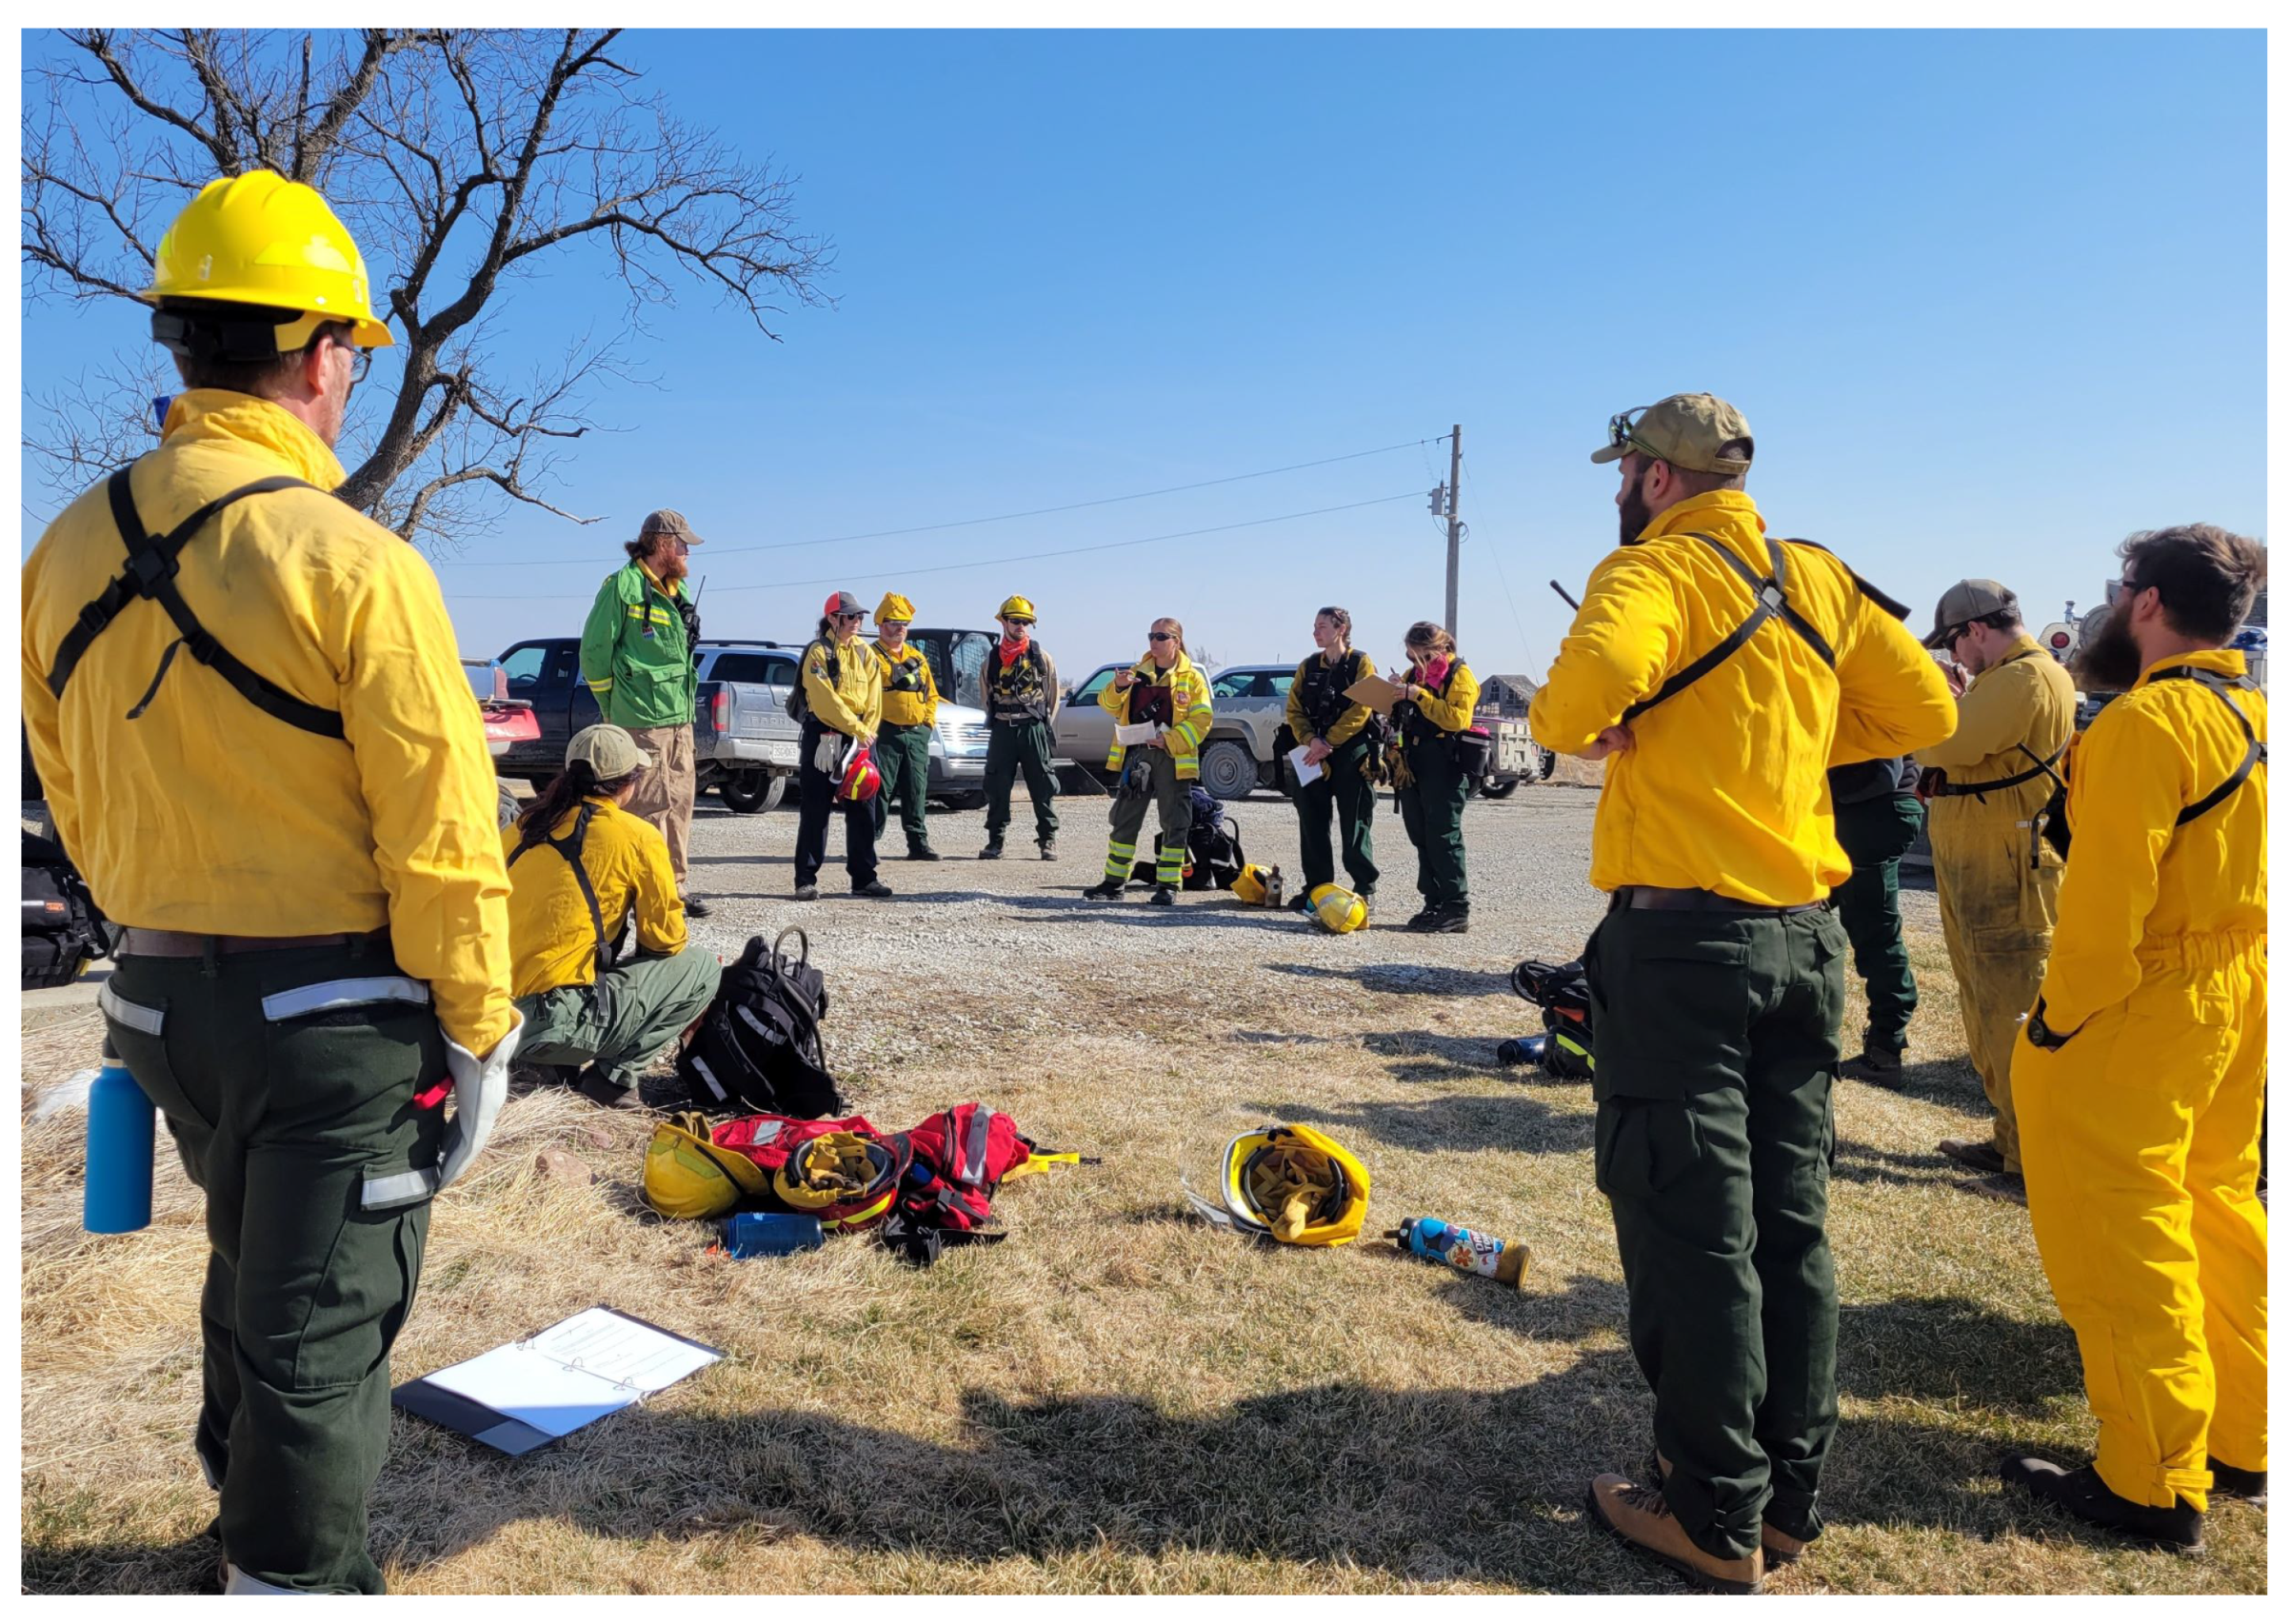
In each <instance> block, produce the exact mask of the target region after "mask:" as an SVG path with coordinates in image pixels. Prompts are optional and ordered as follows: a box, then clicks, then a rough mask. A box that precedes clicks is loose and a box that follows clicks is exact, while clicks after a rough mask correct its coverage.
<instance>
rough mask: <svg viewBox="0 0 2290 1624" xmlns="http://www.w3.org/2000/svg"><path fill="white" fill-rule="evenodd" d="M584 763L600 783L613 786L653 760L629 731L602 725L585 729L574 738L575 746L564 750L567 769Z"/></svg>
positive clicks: (601, 723)
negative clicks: (612, 784)
mask: <svg viewBox="0 0 2290 1624" xmlns="http://www.w3.org/2000/svg"><path fill="white" fill-rule="evenodd" d="M577 762H587V766H588V770H589V771H590V772H592V773H594V774H596V779H597V782H599V783H610V782H612V781H613V780H614V779H616V778H626V777H627V775H628V774H630V773H632V772H634V771H635V770H636V769H637V768H639V767H648V766H650V765H651V764H652V758H651V757H649V756H647V755H646V754H645V753H644V751H643V750H642V749H640V748H638V747H637V743H636V741H635V739H634V738H633V737H631V736H630V735H629V732H628V730H627V728H625V727H615V726H613V725H612V723H609V722H600V723H597V724H596V725H595V726H593V727H584V728H582V729H581V730H580V731H579V732H578V733H575V734H574V735H573V736H572V743H569V744H568V745H566V746H565V764H566V765H567V766H568V767H569V766H572V765H574V764H575V763H577Z"/></svg>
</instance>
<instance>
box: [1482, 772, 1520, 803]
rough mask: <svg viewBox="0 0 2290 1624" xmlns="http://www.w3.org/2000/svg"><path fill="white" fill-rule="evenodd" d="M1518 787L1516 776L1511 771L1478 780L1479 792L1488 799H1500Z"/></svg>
mask: <svg viewBox="0 0 2290 1624" xmlns="http://www.w3.org/2000/svg"><path fill="white" fill-rule="evenodd" d="M1518 787H1519V780H1518V777H1517V776H1516V775H1515V774H1511V773H1499V774H1494V775H1491V776H1489V777H1487V778H1484V779H1481V780H1480V781H1479V792H1480V793H1481V794H1482V795H1484V796H1485V797H1486V798H1487V799H1488V800H1489V801H1501V800H1502V799H1503V797H1504V796H1506V795H1508V794H1510V792H1511V791H1512V790H1514V789H1517V788H1518Z"/></svg>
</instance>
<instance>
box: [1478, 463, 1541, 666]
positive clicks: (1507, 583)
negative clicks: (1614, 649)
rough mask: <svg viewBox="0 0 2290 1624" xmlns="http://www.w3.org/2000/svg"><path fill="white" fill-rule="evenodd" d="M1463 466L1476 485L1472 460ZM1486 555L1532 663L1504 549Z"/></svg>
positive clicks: (1522, 647)
mask: <svg viewBox="0 0 2290 1624" xmlns="http://www.w3.org/2000/svg"><path fill="white" fill-rule="evenodd" d="M1463 465H1464V478H1465V479H1468V480H1470V481H1472V482H1473V483H1474V484H1476V483H1477V481H1478V479H1479V476H1478V475H1477V474H1475V473H1473V472H1472V471H1471V459H1470V458H1468V457H1465V458H1464V460H1463ZM1470 533H1471V526H1470V525H1464V535H1465V536H1466V537H1467V536H1469V535H1470ZM1486 554H1487V560H1488V562H1489V563H1491V564H1494V566H1495V579H1496V580H1497V581H1500V582H1501V583H1502V584H1503V602H1504V603H1506V604H1509V605H1510V606H1511V629H1512V630H1513V631H1516V632H1517V633H1518V634H1519V652H1520V653H1521V654H1522V655H1524V656H1525V657H1526V658H1527V660H1528V661H1529V662H1530V663H1531V662H1532V661H1533V658H1534V651H1533V650H1532V649H1531V648H1530V647H1528V645H1527V641H1526V625H1525V623H1524V622H1523V621H1521V620H1520V619H1519V601H1518V600H1517V599H1516V598H1513V597H1512V596H1511V578H1510V577H1509V576H1507V575H1505V574H1504V573H1503V549H1502V548H1500V547H1496V546H1489V547H1488V548H1487V549H1486Z"/></svg>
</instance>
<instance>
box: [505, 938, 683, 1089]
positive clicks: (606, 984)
mask: <svg viewBox="0 0 2290 1624" xmlns="http://www.w3.org/2000/svg"><path fill="white" fill-rule="evenodd" d="M722 974H723V967H722V966H721V965H719V964H718V963H717V962H716V956H715V955H714V954H712V953H710V952H708V951H707V949H706V948H704V947H701V946H699V945H698V944H696V943H690V942H687V943H686V944H685V948H684V951H683V952H681V953H675V954H671V955H669V956H668V957H667V958H665V959H650V958H644V957H638V958H634V959H624V960H622V961H620V962H619V963H618V964H615V965H614V966H613V967H612V968H611V969H609V970H607V971H606V972H605V973H604V974H603V975H602V976H600V977H598V978H597V980H594V981H592V982H590V983H589V984H588V985H587V986H572V987H551V988H549V990H548V991H547V992H545V993H533V994H531V995H529V996H528V997H526V998H521V999H519V1000H517V1011H518V1013H519V1014H521V1015H523V1016H524V1017H525V1036H524V1038H523V1039H522V1040H520V1041H519V1043H518V1044H517V1059H518V1060H519V1061H527V1060H529V1061H531V1062H532V1063H533V1064H534V1065H537V1066H581V1065H587V1063H588V1062H589V1061H590V1060H594V1061H595V1062H596V1069H597V1070H599V1071H601V1072H603V1073H604V1074H605V1076H606V1077H607V1078H608V1079H611V1080H612V1081H613V1082H615V1083H617V1084H618V1085H619V1086H621V1087H622V1088H633V1087H635V1086H636V1079H637V1078H638V1077H639V1076H641V1075H642V1073H643V1071H644V1068H645V1064H646V1062H647V1061H648V1060H651V1058H652V1057H653V1056H655V1055H657V1054H659V1053H660V1052H661V1051H662V1050H663V1049H665V1048H667V1046H668V1045H669V1044H670V1043H673V1042H674V1041H675V1040H676V1038H677V1036H678V1034H680V1033H681V1032H683V1030H684V1029H685V1028H686V1027H687V1026H689V1025H690V1024H691V1023H692V1022H693V1021H694V1020H697V1019H698V1018H699V1015H700V1012H701V1011H702V1010H704V1009H706V1008H707V1003H708V1000H710V999H712V998H714V997H715V996H716V980H717V978H718V977H720V976H721V975H722Z"/></svg>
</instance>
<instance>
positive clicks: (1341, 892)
mask: <svg viewBox="0 0 2290 1624" xmlns="http://www.w3.org/2000/svg"><path fill="white" fill-rule="evenodd" d="M1312 917H1313V918H1314V919H1317V920H1318V921H1320V922H1321V923H1322V924H1324V925H1325V926H1327V927H1328V929H1330V930H1332V931H1334V932H1335V933H1336V934H1337V935H1338V936H1349V935H1350V934H1351V933H1352V932H1353V931H1355V930H1365V929H1366V928H1367V902H1366V901H1365V900H1364V898H1362V897H1361V896H1360V894H1359V893H1358V892H1356V891H1346V890H1345V889H1344V887H1343V886H1341V885H1315V886H1313V887H1312Z"/></svg>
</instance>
